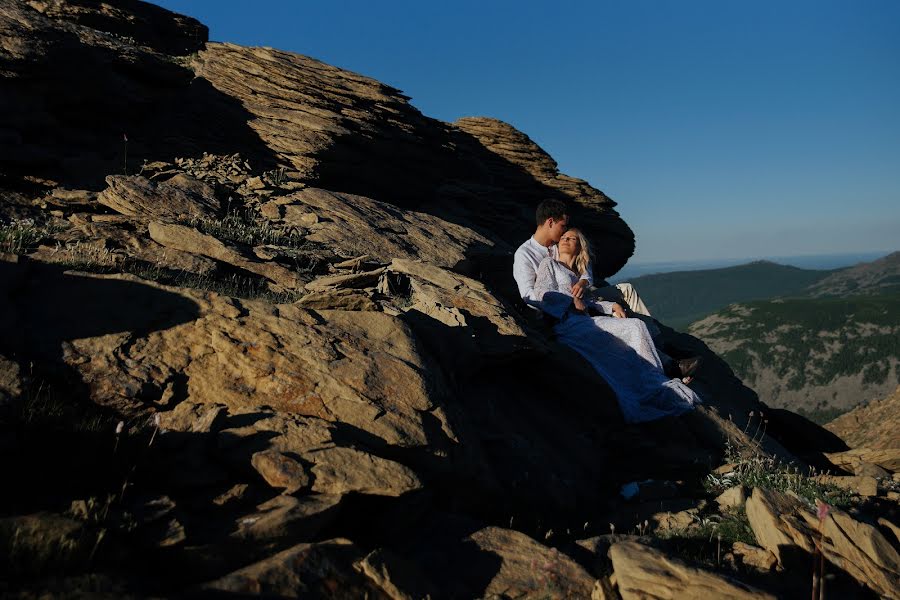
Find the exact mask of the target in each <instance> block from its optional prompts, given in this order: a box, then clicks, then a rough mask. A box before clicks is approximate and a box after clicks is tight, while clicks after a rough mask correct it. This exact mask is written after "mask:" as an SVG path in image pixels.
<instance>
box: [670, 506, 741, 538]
mask: <svg viewBox="0 0 900 600" xmlns="http://www.w3.org/2000/svg"><path fill="white" fill-rule="evenodd" d="M694 520H695V522H694V523H692V524H691V525H689V526H687V527H683V528H676V529H667V530H665V531H662V532H660V533H659V534H658V537H660V538H662V539H673V538H681V539H693V540H704V541H706V542H712V541H713V540H714V539H715V540H717V541H718V542H719V543H725V544H727V545H728V546H729V547H730V546H731V544H733V543H734V542H743V543H745V544H756V536H755V535H754V534H753V529H752V528H751V527H750V521H749V520H748V519H747V513H746V512H745V511H744V509H743V507H741V508H731V509H727V510H725V511H724V512H723V513H722V514H721V515H715V514H713V515H706V516H699V515H698V516H696V517H694Z"/></svg>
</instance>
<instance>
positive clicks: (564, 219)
mask: <svg viewBox="0 0 900 600" xmlns="http://www.w3.org/2000/svg"><path fill="white" fill-rule="evenodd" d="M566 210H567V209H566V205H565V203H563V202H562V201H560V200H552V199H551V200H544V201H543V202H541V203H540V204H539V205H538V207H537V210H536V211H535V221H536V224H537V228H536V229H535V231H534V235H532V236H531V238H529V239H528V240H527V241H525V242H524V243H523V244H522V245H521V246H519V248H518V250H516V254H515V257H514V259H513V277H514V278H515V279H516V284H517V285H518V286H519V295H520V296H521V297H522V299H523V300H524V301H525V303H526V304H529V305H532V306H534V305H535V303H536V302H537V298H535V297H534V280H535V278H536V276H537V269H538V266H539V265H540V264H541V261H542V260H544V259H545V258H547V257H548V256H552V257H554V258H556V256H557V248H556V244H557V243H558V242H559V238H560V237H562V234H564V233H565V232H566V230H567V229H568V227H569V215H568V213H567V212H566ZM603 283H604V284H605V283H606V282H605V281H604V282H603ZM593 285H594V276H593V274H592V273H591V269H588V270H587V272H586V273H585V274H584V275H582V276H581V279H580V280H579V281H578V283H576V284H575V286H573V288H572V294H573V295H574V296H575V297H576V298H581V297H583V296H584V292H585V288H589V287H592V286H593ZM593 295H594V296H595V297H596V298H598V299H603V300H609V301H612V302H618V303H620V304H622V305H623V306H626V307H627V308H629V309H631V311H632V312H634V313H637V314H641V315H645V316H648V317H649V316H650V311H649V310H648V309H647V306H646V305H645V304H644V303H643V301H642V300H641V298H640V296H638V293H637V290H635V289H634V286H632V285H631V284H630V283H618V284H616V285H615V286H611V285H604V286H602V287H599V288H595V289H594V290H593Z"/></svg>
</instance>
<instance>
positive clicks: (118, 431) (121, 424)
mask: <svg viewBox="0 0 900 600" xmlns="http://www.w3.org/2000/svg"><path fill="white" fill-rule="evenodd" d="M123 429H125V421H119V424H118V425H116V435H120V434H121V433H122V430H123Z"/></svg>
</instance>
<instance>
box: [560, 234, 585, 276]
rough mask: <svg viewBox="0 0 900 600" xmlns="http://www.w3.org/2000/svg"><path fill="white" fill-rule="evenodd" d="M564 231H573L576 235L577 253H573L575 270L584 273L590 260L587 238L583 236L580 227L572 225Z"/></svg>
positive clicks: (580, 273)
mask: <svg viewBox="0 0 900 600" xmlns="http://www.w3.org/2000/svg"><path fill="white" fill-rule="evenodd" d="M566 233H574V234H575V235H577V236H578V254H576V255H575V271H576V272H577V273H578V274H579V275H584V274H585V273H586V272H587V270H588V266H589V265H590V262H591V245H590V244H589V243H588V241H587V238H586V237H584V234H583V233H581V230H580V229H575V228H574V227H572V228H569V230H568V231H567V232H566Z"/></svg>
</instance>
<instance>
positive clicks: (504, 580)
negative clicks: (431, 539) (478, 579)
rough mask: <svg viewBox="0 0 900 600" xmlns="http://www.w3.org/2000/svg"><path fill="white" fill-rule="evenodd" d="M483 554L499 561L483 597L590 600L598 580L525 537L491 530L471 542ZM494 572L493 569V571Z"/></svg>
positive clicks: (514, 533)
mask: <svg viewBox="0 0 900 600" xmlns="http://www.w3.org/2000/svg"><path fill="white" fill-rule="evenodd" d="M467 539H468V540H471V541H472V542H473V543H474V544H475V545H476V546H477V547H478V549H479V550H480V551H481V552H484V553H486V554H488V555H490V556H491V557H492V559H493V561H498V560H499V565H498V569H497V571H496V573H495V574H494V575H493V577H492V578H491V580H490V582H488V584H487V586H486V587H485V589H484V591H483V592H482V593H481V594H480V595H481V597H492V596H493V595H495V594H496V595H498V596H499V595H504V596H506V597H512V598H523V597H527V598H532V597H533V598H589V597H590V596H591V593H592V591H593V588H594V578H593V577H592V576H591V575H590V574H589V573H588V572H587V571H585V570H584V568H582V567H581V566H580V565H579V564H578V563H576V562H575V561H573V560H572V559H571V558H569V557H568V556H566V555H565V554H562V553H560V552H559V551H557V550H553V549H550V548H547V547H546V546H544V545H543V544H540V543H538V542H536V541H535V540H533V539H531V538H530V537H528V536H527V535H525V534H524V533H520V532H518V531H513V530H510V529H502V528H499V527H487V528H485V529H481V530H479V531H476V532H475V533H473V534H472V535H471V536H469V537H468V538H467ZM492 570H493V569H492Z"/></svg>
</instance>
